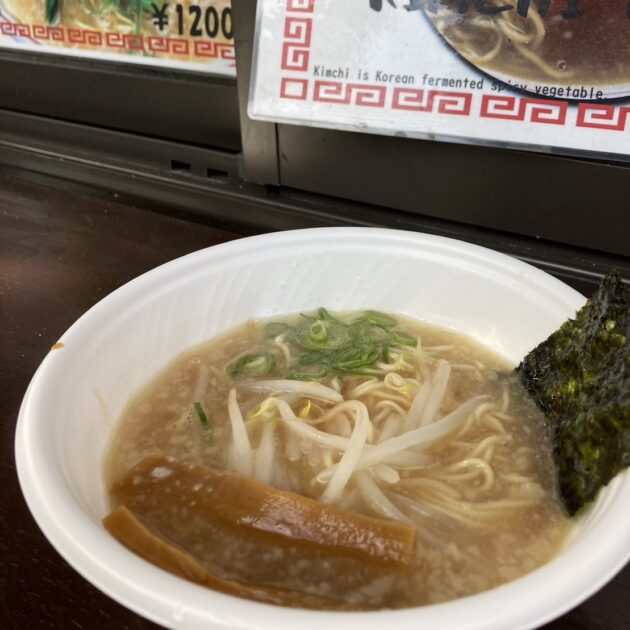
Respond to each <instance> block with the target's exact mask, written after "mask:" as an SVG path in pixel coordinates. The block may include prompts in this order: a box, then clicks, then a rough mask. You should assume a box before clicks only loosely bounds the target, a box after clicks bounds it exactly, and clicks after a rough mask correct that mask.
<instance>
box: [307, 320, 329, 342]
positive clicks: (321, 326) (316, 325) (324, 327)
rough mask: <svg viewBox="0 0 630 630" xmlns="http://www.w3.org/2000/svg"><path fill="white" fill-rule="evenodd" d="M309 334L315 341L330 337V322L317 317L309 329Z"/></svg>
mask: <svg viewBox="0 0 630 630" xmlns="http://www.w3.org/2000/svg"><path fill="white" fill-rule="evenodd" d="M308 335H309V337H310V338H311V341H312V342H313V343H321V342H324V341H326V339H328V324H327V323H326V321H325V320H323V319H316V320H315V321H314V322H313V323H312V324H311V325H310V327H309V329H308Z"/></svg>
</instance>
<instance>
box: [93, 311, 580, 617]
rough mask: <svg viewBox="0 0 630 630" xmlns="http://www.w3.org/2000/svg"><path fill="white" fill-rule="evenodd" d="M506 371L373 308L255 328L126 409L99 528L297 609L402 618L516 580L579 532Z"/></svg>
mask: <svg viewBox="0 0 630 630" xmlns="http://www.w3.org/2000/svg"><path fill="white" fill-rule="evenodd" d="M511 372H512V366H511V365H509V364H508V363H507V362H506V361H505V360H504V359H503V358H501V357H500V356H497V355H496V354H494V353H493V352H491V351H490V350H488V349H487V348H484V347H482V346H481V345H479V344H478V343H476V342H474V341H472V340H471V339H469V338H467V337H465V336H463V335H461V334H459V333H455V332H453V331H451V330H445V329H440V328H436V327H434V326H432V325H428V324H425V323H419V322H417V321H413V320H410V319H406V318H403V317H396V318H393V317H391V316H388V315H384V314H381V313H377V312H374V311H367V312H364V313H351V314H344V315H331V314H330V313H328V312H327V311H326V310H324V309H320V310H319V311H318V312H317V313H315V314H313V315H312V316H311V315H309V316H305V315H300V316H295V317H290V318H288V319H284V320H282V321H274V322H270V323H269V322H268V323H264V322H263V323H259V322H250V323H247V324H246V325H244V326H242V327H241V328H238V329H236V330H233V331H231V332H229V333H228V334H226V335H224V336H222V337H220V338H218V339H214V340H212V341H210V342H208V343H205V344H202V345H200V346H198V347H195V348H193V349H192V350H189V351H187V352H186V353H185V354H183V355H181V356H180V357H179V358H178V359H176V360H175V361H174V362H173V363H172V364H171V365H169V366H168V367H167V368H166V369H165V370H164V371H163V372H161V373H160V374H159V375H158V376H157V377H156V378H154V379H153V380H152V381H151V382H150V383H149V384H148V385H147V386H146V387H145V388H144V389H143V390H142V391H141V392H140V393H139V394H138V395H137V396H136V397H135V398H134V399H133V400H132V401H131V403H130V404H129V405H128V407H127V409H126V411H125V412H124V414H123V417H122V420H121V422H120V424H119V427H118V428H117V430H116V432H115V434H114V436H113V439H112V442H111V446H110V449H109V454H108V458H107V462H106V478H107V481H108V485H109V488H110V496H111V502H112V508H113V509H114V511H113V512H112V514H110V516H108V517H107V518H106V519H105V525H106V527H107V528H108V529H109V531H110V532H111V533H112V534H113V535H114V536H116V537H117V538H118V539H119V540H121V541H122V542H123V543H124V544H126V545H127V546H128V547H129V548H131V549H133V550H134V551H136V552H137V553H139V554H140V555H142V556H143V557H145V558H147V559H149V560H151V561H152V562H154V563H156V564H158V565H159V566H161V567H162V568H165V569H167V570H169V571H172V572H174V573H176V574H178V575H181V576H184V577H188V578H189V579H192V580H193V581H196V582H198V583H200V584H204V585H206V586H210V587H212V588H215V589H218V590H220V591H223V592H226V593H231V594H235V595H239V596H244V597H250V598H252V599H256V600H259V601H265V602H271V603H278V604H284V605H289V606H303V607H310V608H318V609H342V610H344V609H352V610H365V609H374V608H385V607H390V608H403V607H409V606H419V605H425V604H431V603H435V602H443V601H448V600H452V599H454V598H457V597H462V596H466V595H471V594H473V593H478V592H480V591H484V590H487V589H490V588H492V587H494V586H497V585H499V584H503V583H505V582H508V581H510V580H514V579H516V578H518V577H520V576H522V575H524V574H526V573H528V572H530V571H532V570H534V569H536V568H537V567H539V566H540V565H541V564H543V563H545V562H547V561H548V560H549V559H550V558H552V557H553V556H554V555H555V554H556V553H557V552H558V551H559V549H560V547H561V546H562V544H563V541H564V540H565V538H566V536H567V534H568V531H569V520H568V518H567V517H566V516H565V515H564V513H563V510H562V507H561V505H560V503H559V500H558V499H557V497H556V492H555V485H554V484H555V481H554V468H553V465H552V460H551V456H550V443H549V441H548V436H547V425H546V420H545V418H544V416H543V415H542V414H541V413H540V412H539V411H538V410H537V408H536V407H535V405H534V404H533V403H532V402H531V401H530V400H529V399H528V397H527V395H526V394H525V392H524V391H523V390H521V387H520V385H519V384H518V382H517V380H516V379H515V378H513V377H512V376H511Z"/></svg>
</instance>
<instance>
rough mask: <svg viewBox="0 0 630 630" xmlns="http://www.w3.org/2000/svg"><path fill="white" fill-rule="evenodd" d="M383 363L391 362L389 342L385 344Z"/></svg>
mask: <svg viewBox="0 0 630 630" xmlns="http://www.w3.org/2000/svg"><path fill="white" fill-rule="evenodd" d="M383 363H389V344H386V343H384V344H383Z"/></svg>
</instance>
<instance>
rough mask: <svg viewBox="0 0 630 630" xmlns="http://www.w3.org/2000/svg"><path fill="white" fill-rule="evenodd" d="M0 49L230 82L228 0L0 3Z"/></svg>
mask: <svg viewBox="0 0 630 630" xmlns="http://www.w3.org/2000/svg"><path fill="white" fill-rule="evenodd" d="M0 48H10V49H15V50H30V51H37V52H49V53H57V54H64V55H71V56H75V57H87V58H91V59H99V60H110V61H123V62H130V63H135V64H143V65H151V66H159V67H169V68H178V69H185V70H194V71H199V72H210V73H213V74H221V75H228V76H236V64H235V55H234V37H233V28H232V10H231V3H230V0H0Z"/></svg>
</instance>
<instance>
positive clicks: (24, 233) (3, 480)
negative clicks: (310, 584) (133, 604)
mask: <svg viewBox="0 0 630 630" xmlns="http://www.w3.org/2000/svg"><path fill="white" fill-rule="evenodd" d="M247 233H248V232H247V231H245V230H243V229H241V228H238V227H235V226H230V225H218V224H216V223H214V224H211V223H208V222H203V221H202V220H201V219H198V220H192V218H191V217H186V218H185V217H177V216H173V215H172V214H170V215H168V214H165V213H164V212H159V211H157V210H156V209H155V208H146V207H139V206H138V205H135V204H133V203H131V202H129V201H127V202H125V201H124V200H122V199H121V198H119V197H118V196H117V195H115V194H112V193H103V192H96V191H93V192H91V191H86V190H81V189H78V188H73V187H72V186H70V185H61V184H55V185H54V186H52V185H49V183H48V182H43V181H41V180H39V179H37V178H35V177H34V176H32V175H29V174H27V173H13V172H8V171H2V170H0V630H18V629H19V630H22V629H24V630H38V629H40V628H63V629H66V628H69V629H71V628H85V629H89V630H101V629H102V630H105V629H107V630H112V629H116V630H126V629H138V630H139V629H142V630H147V629H150V628H157V627H158V626H156V625H155V624H153V623H151V622H149V621H146V620H144V619H142V618H141V617H138V616H137V615H136V614H134V613H132V612H130V611H128V610H126V609H125V608H123V607H122V606H119V605H118V604H116V603H115V602H113V601H112V600H110V599H109V598H108V597H106V596H105V595H103V594H101V593H100V592H99V591H98V590H97V589H95V588H94V587H93V586H91V585H90V584H89V583H87V582H86V581H85V580H84V579H83V578H82V577H81V576H79V574H78V573H76V572H75V571H74V570H73V569H72V568H70V567H69V566H68V564H66V562H65V561H64V560H63V559H62V558H61V557H60V556H59V555H58V554H57V552H56V551H55V550H54V549H53V548H52V547H51V545H50V544H49V543H48V542H47V540H46V539H45V538H44V536H43V534H42V533H41V532H40V530H39V529H38V527H37V526H36V524H35V522H34V521H33V519H32V517H31V515H30V513H29V511H28V509H27V507H26V504H25V502H24V499H23V498H22V494H21V492H20V488H19V485H18V480H17V476H16V471H15V459H14V453H13V441H14V435H15V422H16V418H17V414H18V409H19V406H20V402H21V399H22V396H23V394H24V391H25V390H26V387H27V385H28V382H29V380H30V378H31V376H32V375H33V373H34V371H35V369H36V368H37V366H38V364H39V363H40V361H41V360H42V359H43V357H44V356H45V355H46V353H47V352H48V349H49V348H50V346H51V345H52V344H53V343H54V342H55V341H57V339H58V338H59V336H60V335H61V334H62V333H63V332H64V331H65V330H66V328H68V327H69V326H70V324H72V322H74V320H75V319H77V317H79V315H81V314H82V313H83V312H84V311H85V310H86V309H88V308H89V307H90V306H92V305H93V304H94V303H96V302H98V301H99V300H100V299H101V298H103V297H105V296H106V295H107V294H108V293H110V292H111V291H113V290H114V289H116V288H117V287H119V286H120V285H122V284H124V283H125V282H127V281H128V280H130V279H132V278H134V277H135V276H137V275H139V274H141V273H143V272H145V271H147V270H149V269H151V268H153V267H155V266H156V265H159V264H161V263H163V262H166V261H168V260H172V259H173V258H177V257H178V256H182V255H184V254H187V253H189V252H192V251H195V250H198V249H201V248H204V247H208V246H210V245H214V244H216V243H221V242H224V241H228V240H231V239H234V238H238V237H240V236H244V235H246V234H247ZM628 525H629V526H630V513H629V518H628ZM566 579H567V580H570V579H571V576H570V575H567V576H566ZM547 628H549V629H553V630H569V629H571V630H582V629H584V630H596V629H597V630H627V629H629V628H630V566H627V567H626V568H625V569H624V570H623V572H622V573H621V574H619V575H618V576H617V577H616V578H615V579H614V580H613V581H612V582H611V583H610V584H608V585H607V586H606V587H605V588H604V589H602V590H601V591H600V592H599V593H597V594H596V595H595V596H593V597H591V598H590V599H589V600H588V601H587V602H585V603H584V604H582V605H581V606H579V607H578V608H576V609H575V610H573V611H572V612H570V613H568V614H567V615H565V616H564V617H562V618H561V619H559V620H557V621H555V622H553V623H551V624H549V625H548V626H547Z"/></svg>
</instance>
